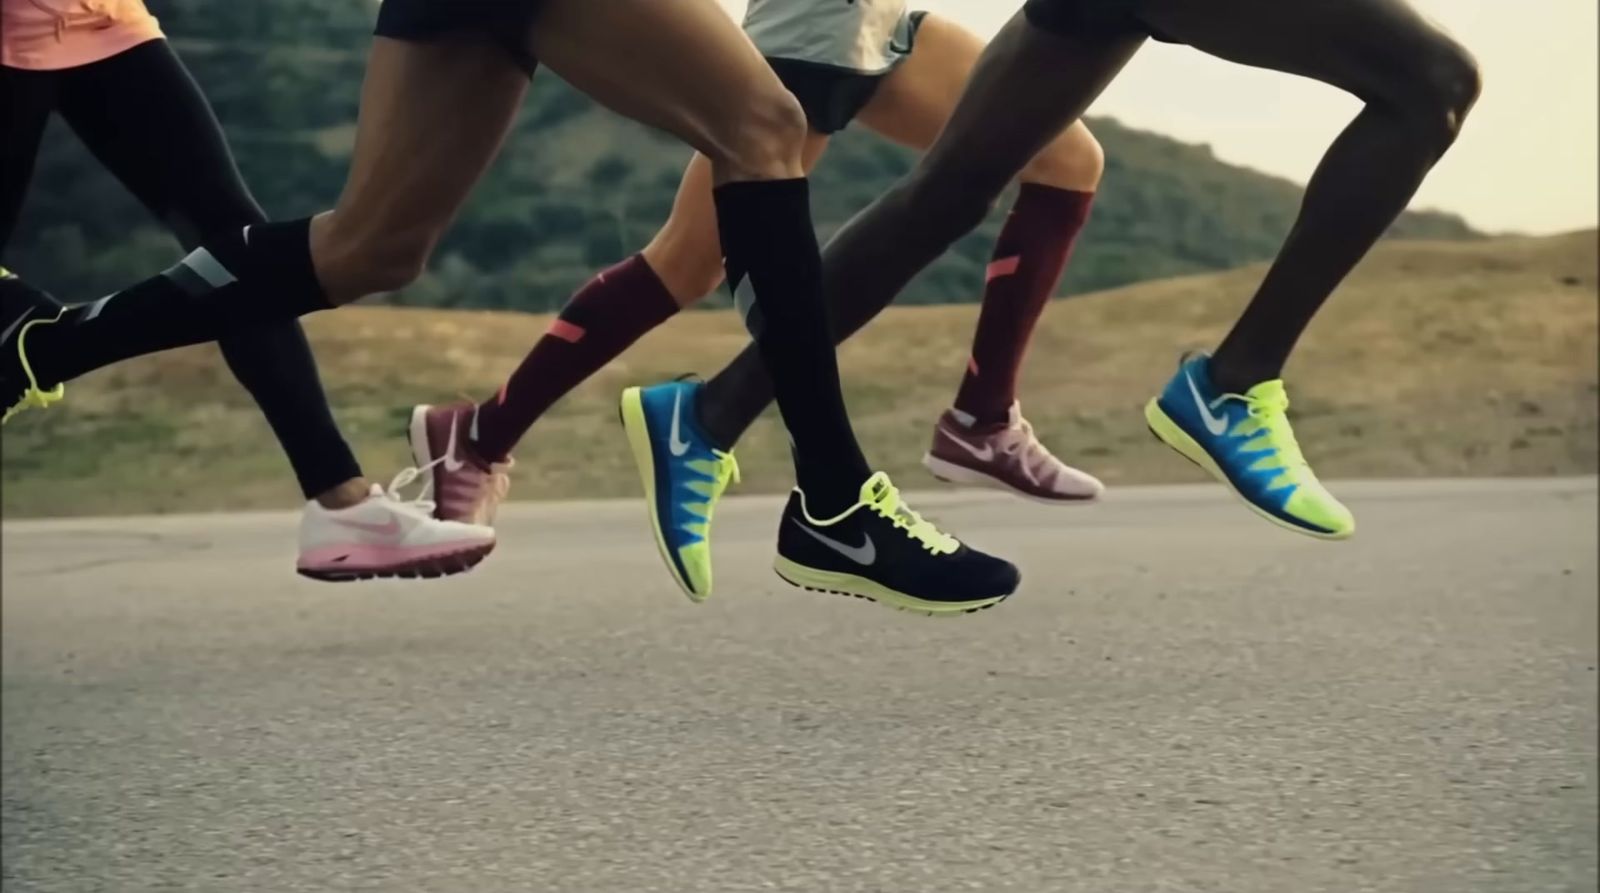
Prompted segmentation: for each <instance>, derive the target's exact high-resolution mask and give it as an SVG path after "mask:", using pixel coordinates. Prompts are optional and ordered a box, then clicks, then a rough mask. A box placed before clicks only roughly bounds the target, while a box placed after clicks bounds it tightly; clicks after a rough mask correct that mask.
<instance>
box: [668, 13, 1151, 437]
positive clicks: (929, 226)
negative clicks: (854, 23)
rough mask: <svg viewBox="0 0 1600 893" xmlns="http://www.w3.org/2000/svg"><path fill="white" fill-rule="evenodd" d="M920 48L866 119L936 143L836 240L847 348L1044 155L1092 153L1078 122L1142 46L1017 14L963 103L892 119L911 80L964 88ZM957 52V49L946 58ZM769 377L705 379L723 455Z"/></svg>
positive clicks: (755, 369) (831, 255)
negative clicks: (1069, 32) (1079, 145)
mask: <svg viewBox="0 0 1600 893" xmlns="http://www.w3.org/2000/svg"><path fill="white" fill-rule="evenodd" d="M930 18H931V17H930ZM924 24H925V26H926V24H928V23H924ZM934 33H935V39H936V40H937V33H938V32H934ZM921 40H922V38H921V36H920V35H919V38H918V42H919V48H918V49H917V50H916V51H915V52H913V54H912V58H911V59H910V60H908V61H907V62H906V63H905V64H904V65H902V67H901V69H900V70H898V71H896V72H895V73H894V74H893V75H891V76H890V78H891V81H893V80H899V81H900V83H901V86H899V87H896V88H893V89H891V85H890V84H885V85H884V88H885V89H884V90H883V91H881V92H880V94H879V95H878V96H875V97H874V98H873V101H872V103H870V104H869V105H868V106H867V108H866V109H865V110H864V111H863V113H862V118H861V120H862V121H863V123H868V124H872V125H874V126H882V127H884V128H885V130H886V135H889V136H891V137H892V138H893V137H898V138H900V139H903V140H905V141H906V142H908V143H911V144H912V145H913V146H916V141H927V142H925V143H924V144H925V145H926V144H931V148H930V149H929V151H928V153H927V154H926V155H924V156H923V158H922V159H921V161H919V163H918V165H917V167H916V169H915V170H913V172H912V173H911V174H910V175H909V176H908V177H906V178H905V179H903V180H902V181H901V182H900V183H898V184H896V185H895V186H894V187H893V188H891V190H890V191H889V192H888V193H887V194H885V195H884V196H883V197H881V198H879V199H878V200H877V201H875V202H873V203H872V204H871V205H869V206H868V207H867V208H866V209H865V210H863V211H862V212H860V213H859V214H857V215H856V217H855V218H854V219H853V220H851V222H850V223H848V224H847V225H846V226H845V227H844V228H843V229H841V230H840V231H839V232H838V233H836V234H835V235H834V237H833V238H832V239H831V240H830V241H829V242H828V246H827V249H826V250H825V251H824V253H823V277H824V287H825V289H826V292H827V294H828V296H829V302H830V310H833V311H836V312H835V314H834V316H833V319H834V322H835V329H834V335H835V337H836V338H837V339H838V340H843V339H844V338H846V337H848V336H849V335H851V334H854V332H855V331H856V330H857V329H859V328H860V327H861V326H862V325H865V324H866V322H867V321H868V320H869V319H871V318H872V317H874V316H876V315H877V314H878V313H879V312H881V311H882V309H883V308H884V307H886V306H888V305H889V303H890V302H891V301H893V300H894V298H895V296H896V295H898V294H899V293H900V291H901V289H902V288H904V286H905V284H906V283H908V282H909V281H910V280H911V278H912V277H913V276H915V275H916V274H917V273H918V272H921V270H922V269H923V268H924V267H926V266H927V264H929V263H931V262H932V261H933V260H934V259H936V258H937V257H938V256H939V255H940V254H941V253H943V251H944V250H945V248H947V247H948V246H949V245H950V244H951V243H952V242H954V241H955V240H956V239H957V238H959V237H960V236H961V235H963V234H965V233H966V232H968V231H970V230H971V229H972V228H973V227H975V226H977V225H978V223H979V222H981V221H982V219H983V217H984V216H985V215H986V214H987V213H988V210H989V208H990V206H991V204H992V203H993V201H994V200H995V198H997V197H998V196H999V195H1000V193H1001V191H1002V190H1003V189H1004V188H1005V186H1006V185H1007V184H1008V183H1009V182H1010V181H1011V179H1012V178H1013V177H1015V176H1017V175H1018V174H1019V173H1020V172H1022V171H1023V170H1024V169H1026V168H1028V167H1029V166H1030V165H1035V166H1036V168H1035V170H1036V171H1037V172H1039V173H1042V172H1043V171H1044V170H1046V169H1047V168H1046V167H1045V165H1044V164H1043V163H1041V162H1040V161H1039V159H1042V158H1047V157H1049V158H1051V159H1052V161H1051V164H1050V168H1054V169H1056V170H1055V174H1056V175H1057V176H1062V175H1063V172H1062V171H1061V170H1060V168H1064V167H1066V165H1065V164H1064V163H1061V162H1059V161H1057V160H1056V156H1054V155H1052V152H1055V151H1059V152H1062V153H1063V154H1068V153H1069V152H1070V154H1072V155H1074V156H1076V155H1079V154H1081V155H1084V156H1086V157H1087V156H1089V155H1090V153H1089V152H1088V151H1087V150H1086V149H1063V148H1062V147H1063V146H1070V145H1071V142H1070V141H1073V140H1082V139H1084V138H1085V137H1087V133H1086V131H1079V130H1074V129H1072V128H1070V127H1069V125H1071V124H1073V122H1075V121H1076V120H1077V118H1078V117H1079V116H1080V115H1081V112H1082V110H1083V109H1084V108H1087V107H1088V105H1089V103H1090V102H1092V101H1093V99H1094V97H1095V96H1098V95H1099V92H1100V90H1101V89H1103V88H1104V86H1105V85H1106V84H1107V83H1109V82H1110V80H1111V78H1112V77H1114V76H1115V74H1116V72H1117V71H1119V70H1120V69H1121V67H1122V65H1123V64H1124V63H1126V62H1127V60H1128V59H1129V58H1131V56H1132V55H1133V52H1134V51H1135V50H1136V49H1137V48H1138V46H1139V45H1140V43H1141V39H1140V38H1138V37H1137V36H1116V37H1111V38H1106V39H1096V40H1088V39H1083V40H1079V39H1068V38H1063V37H1058V36H1055V35H1052V34H1049V33H1046V32H1044V31H1042V30H1040V29H1038V28H1035V27H1033V26H1032V25H1031V24H1029V22H1028V20H1027V18H1026V16H1025V15H1024V14H1023V13H1018V14H1017V15H1016V16H1015V17H1014V18H1013V19H1012V21H1011V22H1010V23H1008V24H1007V25H1006V26H1005V28H1003V29H1002V30H1001V32H1000V34H998V35H997V36H996V37H995V39H994V41H993V42H992V43H990V45H989V46H988V47H987V48H986V49H984V50H983V51H982V54H981V55H980V56H978V57H977V59H976V61H975V63H972V64H971V65H972V68H971V70H972V77H971V79H970V80H969V81H967V82H966V86H965V88H964V90H960V91H959V92H958V93H957V97H958V98H957V97H950V96H949V95H948V93H947V92H939V91H936V90H935V91H929V93H928V94H927V95H928V98H929V100H931V103H930V105H929V107H928V109H927V110H926V111H924V112H921V113H902V114H900V115H892V114H886V112H885V109H887V108H889V107H890V106H891V105H892V104H904V103H910V102H912V101H915V100H916V99H917V97H918V96H920V95H922V94H920V93H912V92H911V90H910V89H909V88H908V87H906V86H905V85H907V84H910V83H913V82H914V81H915V82H922V81H924V80H926V81H927V82H929V83H937V84H942V85H944V86H945V88H946V90H948V88H949V87H951V86H953V85H954V84H955V83H957V82H956V81H955V78H954V76H953V75H952V74H950V73H948V72H946V73H938V72H932V71H929V70H928V67H927V63H928V62H929V61H930V59H931V60H934V61H938V58H939V56H940V55H942V54H940V53H939V52H938V51H936V52H935V54H934V55H932V56H929V57H924V59H923V64H921V65H919V63H918V62H917V56H918V54H920V53H921V52H922V49H921ZM959 52H960V50H959V49H958V48H955V47H952V49H951V50H950V51H949V54H950V55H951V56H955V55H957V54H958V53H959ZM913 66H917V67H915V68H914V67H913ZM941 97H942V98H941ZM935 120H937V121H938V122H939V123H938V124H934V123H933V122H934V121H935ZM941 126H942V128H943V129H942V130H941V129H940V127H941ZM935 136H936V137H937V138H936V139H934V137H935ZM917 147H919V148H920V146H917ZM1098 166H1099V165H1098V158H1097V157H1096V158H1094V159H1093V162H1092V163H1090V162H1085V163H1084V164H1083V169H1081V170H1072V171H1070V175H1071V176H1073V177H1078V178H1081V179H1078V180H1076V182H1078V183H1087V182H1088V181H1089V177H1090V174H1091V172H1092V171H1093V170H1094V169H1096V168H1098ZM762 376H763V373H762V370H761V368H760V364H759V362H758V357H757V356H756V355H755V353H754V352H753V351H752V350H751V349H748V348H747V349H746V350H745V351H744V352H743V353H741V354H740V355H739V356H738V357H736V358H735V359H734V360H733V361H732V362H731V363H730V364H729V365H728V366H726V367H724V369H723V370H722V371H721V372H719V373H718V374H717V375H716V376H715V377H713V378H712V379H711V380H710V381H709V382H707V383H706V389H705V392H704V394H703V395H702V399H701V401H700V411H701V417H700V418H701V422H702V424H703V425H704V426H705V427H706V429H707V433H708V434H709V435H710V436H711V437H712V438H713V439H716V440H718V441H720V443H721V445H722V446H723V447H725V448H727V447H731V446H732V445H733V443H734V442H735V441H736V440H737V439H738V437H739V436H740V435H742V434H743V432H744V431H745V429H746V428H748V427H749V425H750V424H751V423H752V422H753V421H754V420H755V418H756V417H757V416H758V415H759V414H760V412H761V411H762V409H764V408H765V407H766V405H767V403H768V402H769V401H770V399H771V396H770V394H771V392H770V390H769V388H768V386H767V384H766V382H765V381H764V379H763V377H762Z"/></svg>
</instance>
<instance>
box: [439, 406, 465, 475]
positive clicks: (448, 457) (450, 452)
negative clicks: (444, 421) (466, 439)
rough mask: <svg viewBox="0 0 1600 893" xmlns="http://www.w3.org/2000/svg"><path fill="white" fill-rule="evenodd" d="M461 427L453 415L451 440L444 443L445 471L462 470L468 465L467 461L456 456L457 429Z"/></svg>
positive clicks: (451, 418) (451, 419)
mask: <svg viewBox="0 0 1600 893" xmlns="http://www.w3.org/2000/svg"><path fill="white" fill-rule="evenodd" d="M460 427H461V426H460V425H457V424H456V419H455V416H451V417H450V440H449V442H447V443H446V444H445V445H444V470H445V471H451V472H455V471H460V470H461V469H463V468H465V467H466V466H467V463H465V462H463V461H461V460H460V459H457V458H456V431H457V430H458V429H459V428H460Z"/></svg>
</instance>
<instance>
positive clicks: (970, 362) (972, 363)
mask: <svg viewBox="0 0 1600 893" xmlns="http://www.w3.org/2000/svg"><path fill="white" fill-rule="evenodd" d="M967 371H968V372H969V373H971V374H973V375H977V374H978V358H977V357H967Z"/></svg>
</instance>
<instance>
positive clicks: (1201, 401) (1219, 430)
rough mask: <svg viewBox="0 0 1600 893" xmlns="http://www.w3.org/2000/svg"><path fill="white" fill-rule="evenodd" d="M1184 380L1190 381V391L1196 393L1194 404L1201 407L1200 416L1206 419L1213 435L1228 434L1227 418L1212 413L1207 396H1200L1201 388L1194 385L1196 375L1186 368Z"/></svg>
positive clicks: (1208, 429)
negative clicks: (1207, 403)
mask: <svg viewBox="0 0 1600 893" xmlns="http://www.w3.org/2000/svg"><path fill="white" fill-rule="evenodd" d="M1183 380H1184V381H1187V382H1188V383H1189V393H1191V394H1193V395H1194V405H1195V406H1198V407H1199V408H1200V416H1201V418H1203V419H1205V423H1206V430H1207V431H1210V432H1211V436H1212V437H1221V436H1222V435H1223V434H1226V433H1227V431H1228V420H1227V418H1226V417H1224V418H1220V419H1219V418H1217V417H1216V416H1214V415H1212V414H1211V407H1209V406H1207V405H1206V398H1204V397H1202V396H1200V389H1199V388H1197V387H1195V385H1194V376H1193V375H1190V374H1189V372H1188V371H1187V370H1185V371H1184V373H1183Z"/></svg>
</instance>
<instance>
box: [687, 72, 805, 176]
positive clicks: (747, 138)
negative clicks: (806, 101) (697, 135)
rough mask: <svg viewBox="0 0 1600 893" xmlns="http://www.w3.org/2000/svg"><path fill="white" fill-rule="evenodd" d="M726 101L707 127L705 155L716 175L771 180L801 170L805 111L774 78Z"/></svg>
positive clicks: (792, 174)
mask: <svg viewBox="0 0 1600 893" xmlns="http://www.w3.org/2000/svg"><path fill="white" fill-rule="evenodd" d="M747 92H748V95H747V96H744V97H742V98H739V99H736V100H735V101H733V102H730V103H729V104H728V108H727V111H729V112H731V114H724V115H723V116H722V120H720V121H718V122H716V123H715V124H713V125H712V126H711V127H710V128H709V131H710V132H709V133H708V135H707V140H706V142H707V151H706V155H707V157H709V158H710V159H711V163H712V166H713V167H715V168H717V169H718V170H719V172H720V173H721V177H720V178H721V179H727V178H728V177H730V176H731V177H733V178H734V179H761V180H775V179H784V178H788V177H798V176H802V175H803V174H804V169H803V168H802V166H801V163H800V154H801V150H802V148H803V147H804V145H805V139H806V126H807V125H806V114H805V111H804V110H803V109H801V108H800V103H799V102H798V101H797V100H796V99H795V98H794V96H793V95H791V94H790V93H789V91H788V90H785V89H783V86H782V85H781V84H779V83H777V81H776V79H774V81H773V84H772V87H771V88H766V87H762V88H758V89H752V90H750V91H747Z"/></svg>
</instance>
